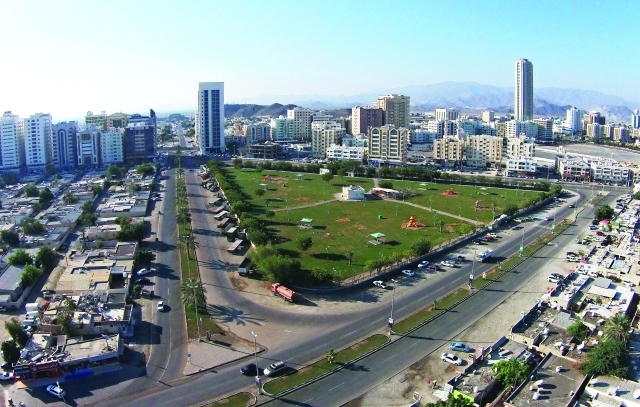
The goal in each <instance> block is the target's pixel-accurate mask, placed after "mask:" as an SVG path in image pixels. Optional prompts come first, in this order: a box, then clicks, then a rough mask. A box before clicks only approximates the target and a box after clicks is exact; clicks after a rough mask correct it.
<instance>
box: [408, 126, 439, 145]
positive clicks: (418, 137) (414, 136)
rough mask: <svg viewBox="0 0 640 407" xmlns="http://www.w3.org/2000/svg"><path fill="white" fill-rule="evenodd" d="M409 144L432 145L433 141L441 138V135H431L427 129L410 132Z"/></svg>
mask: <svg viewBox="0 0 640 407" xmlns="http://www.w3.org/2000/svg"><path fill="white" fill-rule="evenodd" d="M409 137H410V141H411V144H426V143H433V141H434V140H436V139H438V138H442V136H441V135H439V134H436V133H432V132H430V131H428V130H427V129H418V130H412V131H410V132H409Z"/></svg>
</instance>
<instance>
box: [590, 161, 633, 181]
mask: <svg viewBox="0 0 640 407" xmlns="http://www.w3.org/2000/svg"><path fill="white" fill-rule="evenodd" d="M589 165H590V166H591V181H593V182H602V183H606V184H621V185H626V184H627V182H629V181H630V180H631V179H632V178H633V171H632V169H631V168H629V167H627V166H625V165H622V164H620V163H618V162H617V161H614V160H597V161H592V162H590V163H589Z"/></svg>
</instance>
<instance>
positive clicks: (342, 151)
mask: <svg viewBox="0 0 640 407" xmlns="http://www.w3.org/2000/svg"><path fill="white" fill-rule="evenodd" d="M366 152H367V148H366V147H345V146H339V145H336V144H333V145H331V146H329V147H328V148H327V160H330V161H359V162H362V160H364V159H365V156H366Z"/></svg>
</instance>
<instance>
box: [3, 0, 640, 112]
mask: <svg viewBox="0 0 640 407" xmlns="http://www.w3.org/2000/svg"><path fill="white" fill-rule="evenodd" d="M118 5H120V6H123V7H125V6H126V12H124V13H123V12H122V7H119V6H118ZM583 6H584V3H582V2H577V1H562V2H552V1H542V2H539V3H537V5H536V7H542V8H543V9H545V10H548V11H549V13H533V12H532V13H530V14H528V15H527V19H525V20H524V21H526V24H528V25H530V27H532V28H531V29H528V30H523V29H521V25H522V24H523V20H522V18H521V14H522V13H523V12H526V10H528V8H529V7H530V6H529V3H527V2H524V1H514V2H510V3H508V4H502V3H501V5H500V14H496V13H494V9H495V8H494V7H491V6H490V4H489V5H488V4H486V3H482V4H480V3H476V2H471V1H461V2H458V7H453V8H452V7H451V5H450V4H440V3H437V2H433V3H432V2H424V3H422V2H410V1H404V2H402V1H400V2H397V3H394V4H390V3H379V4H377V5H376V7H373V8H372V7H371V4H370V2H364V1H354V2H349V3H341V2H337V1H326V2H318V1H309V2H305V3H295V2H293V1H284V0H283V1H272V2H253V1H238V2H232V3H228V2H227V3H225V2H204V1H191V2H187V3H186V4H181V5H180V6H179V8H178V7H177V6H174V5H172V4H169V3H156V2H152V1H139V2H134V3H124V2H120V3H118V2H115V3H113V4H112V3H110V4H109V7H105V6H104V3H103V2H83V3H81V2H76V1H66V2H62V3H48V2H38V1H34V2H30V3H29V4H28V5H24V4H22V3H20V2H17V1H7V2H5V3H4V4H3V11H4V14H5V15H6V16H11V18H6V19H5V21H3V24H2V25H0V33H2V34H4V35H3V38H7V39H10V40H9V41H7V42H6V44H5V55H14V56H15V57H14V58H13V59H12V63H11V64H5V65H4V66H3V68H4V73H5V75H4V78H5V81H4V84H3V91H2V92H0V109H1V110H2V111H12V112H13V113H14V114H18V115H20V116H21V117H28V116H30V115H31V114H35V113H39V112H42V113H50V114H51V115H52V117H53V121H54V122H57V121H62V120H68V119H73V118H79V117H82V116H83V115H84V114H85V113H86V112H87V111H89V110H91V111H94V112H100V111H103V110H104V111H107V112H109V113H112V112H118V111H123V112H130V113H133V112H140V113H143V112H145V111H147V110H148V109H149V108H150V107H151V108H154V109H155V110H156V111H162V112H166V111H172V110H174V111H185V110H194V111H195V109H196V108H197V106H196V104H195V98H194V95H195V93H196V88H197V84H198V83H199V82H206V81H223V82H225V84H226V101H227V103H233V102H235V101H240V100H246V99H250V98H256V97H259V96H261V95H287V94H290V95H309V94H325V95H336V96H339V95H354V94H359V93H364V92H372V91H376V90H378V89H380V90H383V89H392V88H396V87H402V86H413V85H416V86H419V85H426V84H435V83H441V82H446V81H455V82H466V81H469V82H477V83H483V84H489V85H495V86H504V87H507V86H513V71H512V69H513V61H515V60H517V59H520V58H527V59H529V60H531V61H534V62H535V64H536V77H535V84H536V87H557V88H577V89H584V90H594V91H598V92H602V93H605V94H610V95H617V96H620V97H622V98H625V99H627V100H630V101H634V100H636V99H638V98H637V97H636V95H637V94H639V93H640V83H638V82H637V81H634V80H633V79H632V78H633V77H634V74H635V72H636V71H637V69H636V68H637V67H638V65H639V63H640V61H639V60H638V57H637V56H636V55H635V54H633V53H630V52H626V50H630V49H633V48H634V47H635V43H634V38H633V36H631V35H625V34H624V33H623V32H622V31H620V30H619V29H618V27H625V26H633V18H634V16H635V15H637V14H638V12H640V3H638V4H636V3H632V2H631V3H630V2H622V1H620V2H610V3H606V8H607V10H606V11H607V12H606V13H593V12H592V10H591V8H590V7H583ZM602 6H603V7H605V5H602ZM27 7H28V9H27ZM373 9H375V10H376V11H375V12H372V11H370V10H373ZM456 10H464V14H465V16H466V17H468V18H465V19H464V20H461V19H459V18H457V17H456V13H457V11H456ZM211 15H215V16H216V24H214V25H212V24H205V23H207V22H208V21H210V18H209V17H210V16H211ZM141 16H144V18H141ZM428 16H431V17H434V16H442V18H428ZM447 16H449V17H450V18H446V17H447ZM569 20H573V21H575V22H576V24H572V25H571V27H572V28H571V30H566V29H562V27H561V26H558V24H557V22H558V21H569ZM61 21H67V22H68V23H65V24H60V22H61ZM425 21H428V22H429V24H428V29H427V28H426V26H425V24H424V23H425ZM275 22H277V23H275ZM390 22H391V23H392V24H391V25H389V23H390ZM394 22H395V23H394ZM577 22H579V23H580V24H577ZM487 23H490V24H489V25H488V24H487ZM318 24H321V25H322V24H327V25H326V27H329V29H324V30H318ZM375 26H392V27H394V35H388V36H387V35H380V36H376V35H374V34H372V31H371V28H372V27H375ZM593 26H598V27H599V29H598V30H593V29H592V27H593ZM123 27H124V29H123ZM246 27H265V28H257V29H256V28H252V29H247V28H246ZM487 27H491V28H490V29H489V28H487ZM16 33H19V35H16ZM398 38H402V39H403V40H402V41H399V40H398ZM216 39H217V40H216ZM214 40H215V41H214ZM441 44H447V45H446V46H442V45H441ZM523 44H525V45H523ZM567 44H576V46H575V47H570V46H567ZM580 44H585V45H586V44H589V47H590V48H591V49H593V50H595V51H596V52H597V58H594V57H593V56H594V55H593V54H592V53H585V52H583V47H581V46H580ZM211 48H213V49H211ZM207 49H209V50H210V51H211V52H203V51H204V50H207ZM390 49H393V50H394V52H393V54H394V55H397V57H398V58H401V59H402V60H405V61H408V62H407V63H401V64H397V63H392V62H390V61H388V63H381V64H377V65H376V66H375V69H373V68H372V67H371V66H370V65H365V63H364V61H366V60H370V58H371V57H375V56H376V55H382V54H384V55H387V56H388V52H389V50H390ZM493 49H495V50H496V51H492V50H493ZM28 50H32V51H34V52H27V51H28ZM620 55H624V61H623V62H624V63H616V64H612V63H610V61H613V60H616V61H618V60H619V59H620ZM393 58H394V57H393V56H392V59H393ZM442 61H446V63H443V62H442ZM471 61H477V62H471ZM384 93H385V92H381V94H384ZM272 102H280V101H279V100H273V101H272Z"/></svg>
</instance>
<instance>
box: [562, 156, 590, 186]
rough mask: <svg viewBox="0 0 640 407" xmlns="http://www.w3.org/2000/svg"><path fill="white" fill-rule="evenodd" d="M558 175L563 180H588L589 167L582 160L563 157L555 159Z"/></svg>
mask: <svg viewBox="0 0 640 407" xmlns="http://www.w3.org/2000/svg"><path fill="white" fill-rule="evenodd" d="M556 168H557V169H558V175H559V176H560V178H561V179H562V180H563V181H567V180H569V181H589V180H590V179H591V167H590V166H589V164H587V163H586V162H585V161H583V160H578V159H575V158H564V159H559V160H557V163H556Z"/></svg>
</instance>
